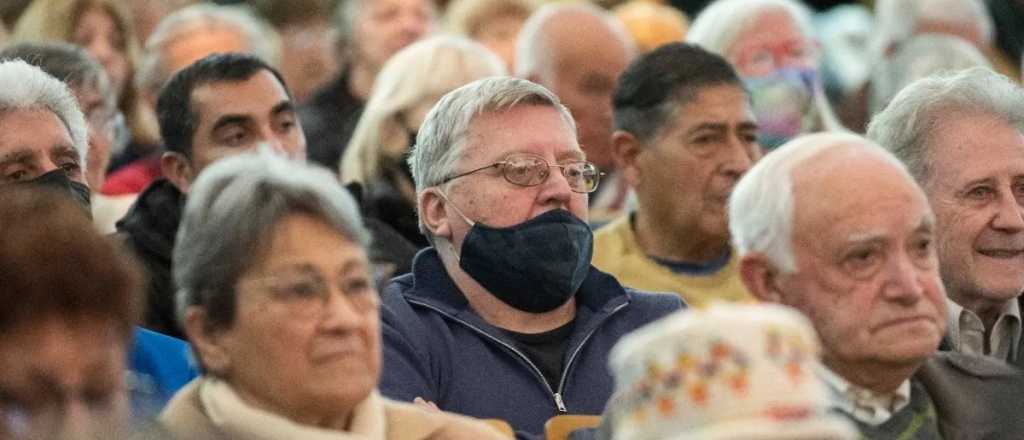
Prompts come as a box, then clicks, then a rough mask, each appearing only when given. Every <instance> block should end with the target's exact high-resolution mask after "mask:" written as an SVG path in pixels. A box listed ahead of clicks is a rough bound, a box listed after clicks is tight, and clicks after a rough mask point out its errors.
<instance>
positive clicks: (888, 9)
mask: <svg viewBox="0 0 1024 440" xmlns="http://www.w3.org/2000/svg"><path fill="white" fill-rule="evenodd" d="M874 13H875V26H874V30H873V32H872V34H871V35H872V38H871V40H870V42H869V49H868V50H869V52H868V59H867V65H868V66H870V68H871V75H870V77H869V78H868V79H869V81H867V82H865V83H864V84H862V85H861V86H860V90H859V91H857V92H856V93H855V94H852V95H848V96H845V97H844V98H843V100H842V101H841V102H840V104H839V105H840V106H842V108H843V111H842V114H843V121H844V122H848V123H847V127H849V128H850V129H851V130H854V131H856V132H858V133H864V132H865V131H866V129H867V124H868V122H869V121H870V119H871V117H872V116H873V113H872V111H873V110H874V109H875V108H876V107H874V106H875V105H876V104H879V103H878V101H877V100H876V97H877V96H880V95H881V94H880V93H876V92H875V91H874V90H873V89H874V87H875V86H874V79H875V78H876V77H879V76H885V75H888V74H889V73H887V72H885V70H888V69H890V66H891V64H892V62H893V57H894V56H895V55H896V54H897V53H903V56H906V55H907V53H906V52H902V51H901V49H902V48H903V47H904V46H906V45H907V44H909V43H910V41H911V40H912V39H914V38H915V37H916V36H918V35H922V34H942V35H947V36H953V37H957V38H961V39H963V40H964V41H965V42H967V43H968V44H970V45H972V46H974V48H975V49H977V50H978V51H979V52H981V53H982V54H984V56H985V57H986V58H988V60H989V63H990V65H991V66H992V67H993V68H994V69H995V70H997V71H999V72H1001V73H1003V74H1005V75H1007V76H1010V77H1013V78H1016V77H1017V73H1018V71H1017V66H1016V65H1014V64H1013V63H1012V62H1011V61H1009V59H1008V58H1007V57H1006V56H1005V55H1003V54H1002V53H1001V52H999V51H998V50H997V49H995V46H994V44H993V41H994V31H993V25H992V17H991V16H990V15H989V11H988V10H987V8H986V7H985V4H984V2H983V0H876V1H875V9H874ZM920 50H921V47H920V46H918V48H917V51H918V53H919V52H920ZM955 50H956V51H957V52H960V53H962V52H963V51H962V50H959V49H955ZM954 56H955V57H956V58H957V59H961V58H962V56H961V55H959V54H954ZM880 69H881V70H883V71H882V72H877V70H880ZM883 87H884V85H883ZM886 92H888V91H886ZM882 105H884V104H882Z"/></svg>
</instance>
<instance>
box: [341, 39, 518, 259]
mask: <svg viewBox="0 0 1024 440" xmlns="http://www.w3.org/2000/svg"><path fill="white" fill-rule="evenodd" d="M506 74H507V72H506V70H505V67H504V63H502V62H501V60H500V59H499V58H498V57H497V56H495V55H494V54H493V53H492V52H491V51H489V50H488V49H487V48H485V47H484V46H482V45H480V44H478V43H475V42H473V41H471V40H468V39H466V38H463V37H454V36H437V37H431V38H428V39H426V40H422V41H420V42H417V43H413V44H412V45H410V46H408V47H406V48H405V49H402V50H401V51H399V52H398V53H397V54H395V56H394V57H392V58H391V59H390V60H389V61H388V62H387V63H386V64H385V65H384V68H383V69H381V71H380V75H379V76H378V77H377V81H376V83H375V85H374V88H373V94H371V95H370V99H369V100H368V101H367V103H366V109H365V110H364V111H363V114H362V117H360V119H359V124H358V125H357V126H356V130H355V132H354V133H353V135H352V141H351V142H349V146H348V148H346V149H345V156H344V157H343V159H342V161H341V177H342V181H343V182H358V183H359V184H360V185H361V186H362V203H361V204H362V210H363V213H364V215H365V216H366V217H368V218H371V219H376V220H379V221H381V222H383V223H384V224H386V225H387V226H389V227H390V228H392V229H394V230H395V231H397V232H398V233H399V234H401V236H402V238H404V240H406V241H407V242H408V243H410V244H412V250H413V252H405V253H404V255H401V254H400V255H396V259H395V260H393V261H386V262H382V263H384V264H388V263H390V264H392V266H393V269H392V272H393V273H394V274H395V275H397V274H402V273H405V272H408V271H409V269H411V264H412V257H413V254H414V253H415V250H418V249H420V248H424V247H427V246H429V243H428V242H427V239H426V237H425V236H424V235H423V233H421V232H420V229H419V222H418V219H417V216H416V188H415V185H414V184H413V181H412V173H411V171H409V163H408V161H407V159H408V157H409V150H410V149H411V148H412V146H413V144H415V143H416V134H417V132H418V130H419V127H420V124H422V123H423V119H424V118H425V117H426V115H427V112H428V111H430V109H431V108H433V107H434V104H435V103H437V101H438V100H439V99H441V96H444V95H445V94H447V93H448V92H450V91H452V90H455V89H457V88H459V87H460V86H462V85H465V84H469V83H471V82H473V81H475V80H478V79H481V78H486V77H490V76H502V75H506ZM396 246H400V245H399V244H396ZM400 248H405V247H404V246H400ZM399 257H400V258H399Z"/></svg>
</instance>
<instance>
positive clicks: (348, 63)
mask: <svg viewBox="0 0 1024 440" xmlns="http://www.w3.org/2000/svg"><path fill="white" fill-rule="evenodd" d="M337 3H338V9H337V11H336V13H335V17H334V31H335V35H336V38H337V41H336V45H337V47H338V58H339V59H340V60H343V66H342V68H341V72H340V73H339V74H338V76H337V77H336V78H335V79H334V80H332V81H330V82H329V83H328V84H327V85H325V86H324V87H322V88H321V89H319V90H318V91H316V93H315V94H314V96H313V97H312V98H311V99H310V101H309V103H308V104H307V105H306V106H304V107H302V109H301V111H300V117H301V118H302V126H303V127H305V129H306V133H307V134H308V135H309V136H308V138H309V153H308V154H309V160H310V161H312V162H316V163H319V164H321V165H323V166H325V167H327V168H329V169H332V170H337V169H339V161H340V160H341V157H342V156H343V155H344V154H343V153H344V152H345V148H346V147H347V146H348V142H349V139H350V138H351V137H352V133H353V132H354V131H355V128H356V123H358V122H359V116H361V115H362V114H363V106H364V105H365V104H366V100H367V98H369V97H370V91H371V89H372V88H373V82H374V79H376V78H377V73H378V72H380V69H381V68H382V67H384V63H385V62H386V61H387V60H388V59H390V58H391V56H392V55H394V54H395V53H397V52H398V51H399V50H401V49H402V48H403V47H405V46H408V45H410V44H412V43H414V42H416V41H417V40H419V39H421V38H423V37H424V36H426V35H427V34H429V33H430V32H431V31H432V30H433V28H434V22H435V16H436V11H435V7H434V2H432V1H430V0H347V1H342V2H337Z"/></svg>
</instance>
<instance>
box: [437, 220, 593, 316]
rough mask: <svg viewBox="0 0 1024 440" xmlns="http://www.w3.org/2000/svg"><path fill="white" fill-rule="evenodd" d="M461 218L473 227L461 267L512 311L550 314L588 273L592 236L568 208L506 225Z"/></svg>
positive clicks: (577, 286)
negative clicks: (489, 224) (485, 223)
mask: <svg viewBox="0 0 1024 440" xmlns="http://www.w3.org/2000/svg"><path fill="white" fill-rule="evenodd" d="M456 210H458V208H456ZM460 215H461V212H460ZM463 218H464V219H465V220H466V221H467V223H469V224H470V225H471V226H472V228H471V229H470V230H469V233H468V234H467V235H466V238H465V239H464V240H463V242H462V252H461V255H460V256H459V267H461V268H462V270H463V271H465V272H466V273H467V274H469V276H471V277H473V279H474V280H476V282H478V283H480V285H481V286H483V287H484V288H485V289H487V290H488V291H489V292H491V294H493V295H494V296H495V297H497V298H498V299H500V300H501V301H502V302H504V303H505V304H508V305H510V306H512V307H514V308H516V309H519V310H522V311H524V312H529V313H544V312H550V311H552V310H554V309H556V308H558V307H559V306H561V305H563V304H565V303H566V301H568V300H569V298H572V296H573V295H575V294H576V291H577V290H578V289H579V288H580V285H581V284H583V280H584V279H586V277H587V274H589V273H590V259H591V257H592V256H593V252H594V234H593V232H591V230H590V226H588V225H587V224H586V223H584V222H583V221H582V220H580V219H579V218H577V217H576V216H575V215H572V213H570V212H569V211H566V210H564V209H556V210H552V211H548V212H545V213H544V214H541V215H539V216H537V217H534V218H532V219H530V220H527V221H525V222H523V223H520V224H518V225H514V226H509V227H507V228H493V227H490V226H486V225H483V224H480V223H474V222H471V221H469V219H467V218H465V216H463Z"/></svg>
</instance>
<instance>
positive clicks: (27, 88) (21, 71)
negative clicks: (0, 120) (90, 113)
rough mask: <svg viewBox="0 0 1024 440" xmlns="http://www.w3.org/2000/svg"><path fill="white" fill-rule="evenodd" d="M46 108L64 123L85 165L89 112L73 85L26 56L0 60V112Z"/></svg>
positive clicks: (80, 162)
mask: <svg viewBox="0 0 1024 440" xmlns="http://www.w3.org/2000/svg"><path fill="white" fill-rule="evenodd" d="M40 108H42V109H45V110H48V111H50V112H52V113H53V114H54V115H56V116H57V118H59V119H60V121H61V122H62V123H64V128H66V129H67V130H68V134H69V135H70V136H71V143H72V144H73V145H72V146H73V147H74V148H75V151H76V152H78V159H79V164H80V165H81V167H82V169H85V166H86V163H85V156H86V153H87V152H88V150H89V135H88V133H89V132H88V130H87V129H86V125H85V116H83V115H82V111H81V110H80V109H79V108H78V101H77V100H76V99H75V95H74V94H72V93H71V89H69V88H68V86H67V84H64V83H63V82H61V81H60V80H59V79H57V78H54V77H52V76H50V75H48V74H47V73H46V72H44V71H43V70H42V69H40V68H38V67H36V66H33V65H30V64H29V63H26V62H25V61H23V60H8V61H0V115H2V114H4V113H8V112H12V111H18V110H36V109H40Z"/></svg>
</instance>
